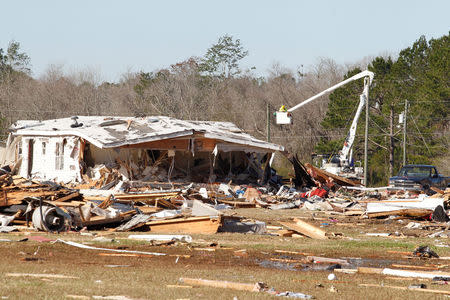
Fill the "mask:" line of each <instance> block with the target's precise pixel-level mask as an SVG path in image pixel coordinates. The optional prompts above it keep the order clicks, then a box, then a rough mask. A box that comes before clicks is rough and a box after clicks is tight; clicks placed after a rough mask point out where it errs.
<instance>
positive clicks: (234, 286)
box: [179, 277, 262, 292]
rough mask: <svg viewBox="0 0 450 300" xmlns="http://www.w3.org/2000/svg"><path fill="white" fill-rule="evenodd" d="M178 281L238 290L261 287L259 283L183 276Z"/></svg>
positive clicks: (259, 288) (258, 288)
mask: <svg viewBox="0 0 450 300" xmlns="http://www.w3.org/2000/svg"><path fill="white" fill-rule="evenodd" d="M179 281H180V282H181V283H186V284H190V285H197V286H198V285H200V286H209V287H216V288H224V289H232V290H239V291H249V292H259V291H261V289H262V287H261V285H260V284H258V283H256V284H251V283H239V282H230V281H219V280H206V279H196V278H185V277H184V278H183V277H182V278H180V279H179Z"/></svg>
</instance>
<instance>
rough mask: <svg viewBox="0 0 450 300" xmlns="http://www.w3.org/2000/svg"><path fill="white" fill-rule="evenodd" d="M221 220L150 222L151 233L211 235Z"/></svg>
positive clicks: (180, 219)
mask: <svg viewBox="0 0 450 300" xmlns="http://www.w3.org/2000/svg"><path fill="white" fill-rule="evenodd" d="M221 223H222V220H221V218H220V216H219V217H191V218H178V219H171V220H161V221H150V222H147V223H146V225H148V226H150V231H151V232H158V233H159V232H161V233H162V232H165V233H201V234H213V233H216V232H217V230H218V229H219V227H220V225H221Z"/></svg>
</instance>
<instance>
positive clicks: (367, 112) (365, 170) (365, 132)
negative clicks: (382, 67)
mask: <svg viewBox="0 0 450 300" xmlns="http://www.w3.org/2000/svg"><path fill="white" fill-rule="evenodd" d="M366 80H369V78H367V77H366V78H364V85H366ZM364 94H365V95H364V96H365V97H366V128H365V130H364V182H363V184H364V186H367V173H368V172H367V170H368V164H369V162H368V159H367V155H368V147H369V88H367V89H366V90H365V93H364Z"/></svg>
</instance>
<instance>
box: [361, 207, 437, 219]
mask: <svg viewBox="0 0 450 300" xmlns="http://www.w3.org/2000/svg"><path fill="white" fill-rule="evenodd" d="M432 213H433V211H432V210H429V209H422V208H409V209H399V210H392V211H382V212H376V213H368V214H367V216H368V217H369V218H377V217H387V216H404V217H415V218H424V217H428V216H429V215H430V214H432Z"/></svg>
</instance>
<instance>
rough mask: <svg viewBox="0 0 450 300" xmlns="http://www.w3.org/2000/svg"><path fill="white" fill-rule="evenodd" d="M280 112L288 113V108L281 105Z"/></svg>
mask: <svg viewBox="0 0 450 300" xmlns="http://www.w3.org/2000/svg"><path fill="white" fill-rule="evenodd" d="M279 111H281V112H287V109H286V106H285V105H281V107H280V110H279Z"/></svg>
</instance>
